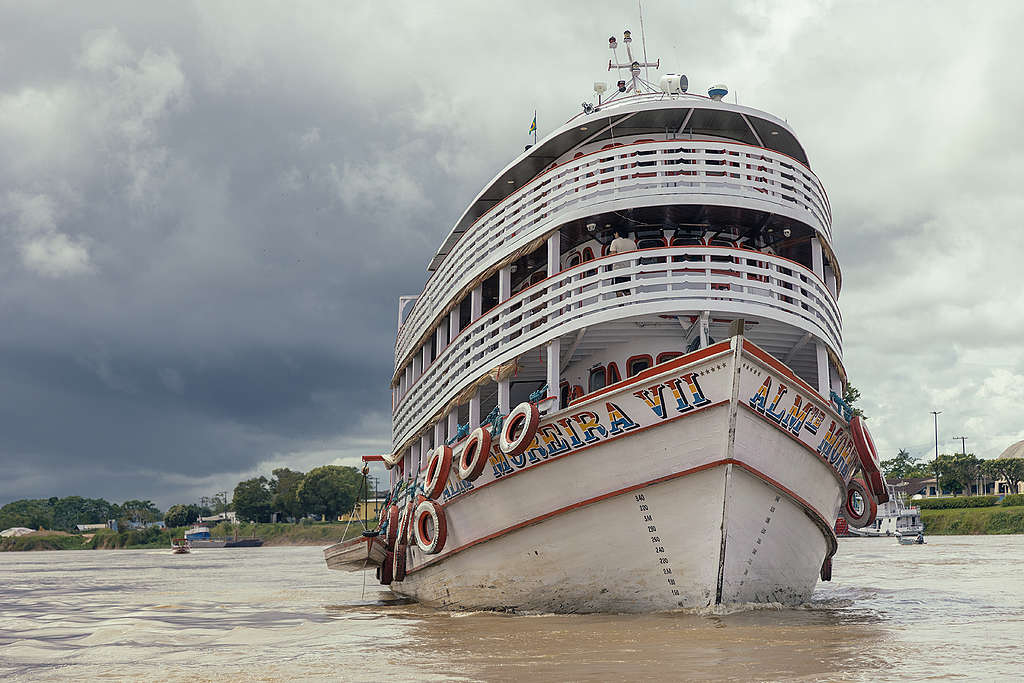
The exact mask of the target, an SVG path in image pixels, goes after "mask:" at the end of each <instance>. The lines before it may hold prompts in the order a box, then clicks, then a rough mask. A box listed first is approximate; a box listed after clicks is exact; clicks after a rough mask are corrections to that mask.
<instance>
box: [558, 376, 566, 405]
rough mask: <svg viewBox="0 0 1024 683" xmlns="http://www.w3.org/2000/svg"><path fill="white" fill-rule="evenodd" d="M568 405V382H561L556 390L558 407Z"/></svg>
mask: <svg viewBox="0 0 1024 683" xmlns="http://www.w3.org/2000/svg"><path fill="white" fill-rule="evenodd" d="M567 405H569V383H568V382H562V386H561V387H560V389H559V392H558V407H559V408H564V407H566V406H567Z"/></svg>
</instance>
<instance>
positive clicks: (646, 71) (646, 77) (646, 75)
mask: <svg viewBox="0 0 1024 683" xmlns="http://www.w3.org/2000/svg"><path fill="white" fill-rule="evenodd" d="M636 6H637V7H639V8H640V44H641V45H642V46H643V48H644V80H646V81H647V82H648V83H650V82H651V71H650V69H649V68H648V66H649V64H648V63H647V38H646V37H645V36H644V5H643V3H642V2H641V1H640V0H636Z"/></svg>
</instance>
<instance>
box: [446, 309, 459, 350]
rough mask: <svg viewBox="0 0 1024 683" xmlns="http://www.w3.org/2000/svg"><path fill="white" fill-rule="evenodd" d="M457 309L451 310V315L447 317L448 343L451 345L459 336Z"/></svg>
mask: <svg viewBox="0 0 1024 683" xmlns="http://www.w3.org/2000/svg"><path fill="white" fill-rule="evenodd" d="M460 323H461V321H460V320H459V307H458V306H456V307H455V308H453V309H452V312H451V314H449V316H448V343H449V344H451V343H452V340H453V339H455V338H456V337H457V336H459V325H460Z"/></svg>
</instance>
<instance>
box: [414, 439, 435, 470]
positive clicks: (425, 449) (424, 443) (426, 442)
mask: <svg viewBox="0 0 1024 683" xmlns="http://www.w3.org/2000/svg"><path fill="white" fill-rule="evenodd" d="M432 436H433V434H431V433H430V432H427V433H426V434H424V435H423V436H421V437H420V460H419V463H417V465H416V466H417V467H418V468H419V469H417V470H416V471H417V472H419V471H420V469H423V466H424V465H426V464H427V463H426V462H425V461H426V459H427V458H429V457H430V449H431V437H432Z"/></svg>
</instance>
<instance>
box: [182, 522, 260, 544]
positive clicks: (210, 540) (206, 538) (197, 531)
mask: <svg viewBox="0 0 1024 683" xmlns="http://www.w3.org/2000/svg"><path fill="white" fill-rule="evenodd" d="M185 538H186V539H188V540H189V542H190V543H191V544H192V547H193V548H258V547H260V546H261V545H263V541H262V540H261V539H259V538H256V537H255V536H254V537H252V538H238V534H237V533H236V534H235V537H234V538H233V539H228V538H214V537H213V536H212V535H211V534H210V529H209V527H205V526H199V525H196V526H193V527H192V528H191V529H189V530H188V533H186V534H185Z"/></svg>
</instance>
